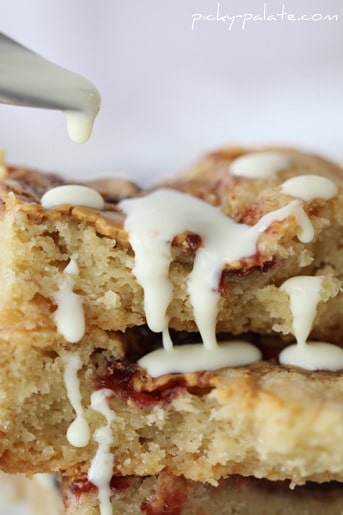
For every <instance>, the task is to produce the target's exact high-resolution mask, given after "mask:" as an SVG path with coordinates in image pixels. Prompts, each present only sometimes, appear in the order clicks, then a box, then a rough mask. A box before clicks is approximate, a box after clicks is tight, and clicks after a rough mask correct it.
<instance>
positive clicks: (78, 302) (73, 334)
mask: <svg viewBox="0 0 343 515" xmlns="http://www.w3.org/2000/svg"><path fill="white" fill-rule="evenodd" d="M78 271H79V269H78V265H77V262H76V260H75V259H71V260H70V262H69V264H68V265H67V266H66V268H65V269H64V274H65V278H64V279H63V281H62V284H61V286H60V288H59V291H58V292H56V293H55V295H54V299H55V302H56V303H57V309H56V311H55V313H54V318H55V322H56V326H57V330H58V332H59V334H61V335H62V336H63V337H64V338H65V339H66V340H67V341H68V342H70V343H76V342H78V341H80V340H81V338H82V337H83V335H84V333H85V315H84V311H83V298H82V296H81V295H78V294H76V293H74V292H73V286H74V279H73V277H72V275H76V274H77V273H78Z"/></svg>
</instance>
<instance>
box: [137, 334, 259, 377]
mask: <svg viewBox="0 0 343 515" xmlns="http://www.w3.org/2000/svg"><path fill="white" fill-rule="evenodd" d="M261 357H262V354H261V352H260V350H259V349H258V348H257V347H255V345H252V344H251V343H249V342H245V341H231V342H228V343H218V345H216V348H215V349H206V348H205V347H204V346H203V344H202V343H193V344H188V345H179V346H176V347H174V348H173V349H172V350H170V351H168V352H166V351H165V349H157V350H155V351H153V352H150V353H149V354H146V355H145V356H143V358H141V359H140V360H139V361H138V364H139V365H140V366H141V367H143V368H145V369H146V370H147V371H148V372H149V374H150V375H151V377H159V376H161V375H164V374H172V373H180V374H185V373H191V372H199V371H201V370H217V369H219V368H223V367H224V366H226V367H237V366H244V365H250V364H251V363H255V362H256V361H258V360H259V359H261Z"/></svg>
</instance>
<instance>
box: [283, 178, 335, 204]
mask: <svg viewBox="0 0 343 515" xmlns="http://www.w3.org/2000/svg"><path fill="white" fill-rule="evenodd" d="M281 191H282V192H283V193H286V195H291V196H292V197H298V198H301V199H303V200H306V201H310V200H314V199H316V198H319V199H325V200H329V199H331V198H332V197H334V196H335V195H337V192H338V188H337V185H336V184H335V183H334V182H332V181H331V180H330V179H327V178H326V177H321V176H320V175H298V176H297V177H291V178H290V179H288V180H287V181H285V182H284V183H283V184H282V186H281Z"/></svg>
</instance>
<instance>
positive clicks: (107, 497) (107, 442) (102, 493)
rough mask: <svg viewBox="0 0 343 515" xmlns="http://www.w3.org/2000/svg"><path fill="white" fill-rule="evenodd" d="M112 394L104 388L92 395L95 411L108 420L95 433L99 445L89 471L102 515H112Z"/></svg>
mask: <svg viewBox="0 0 343 515" xmlns="http://www.w3.org/2000/svg"><path fill="white" fill-rule="evenodd" d="M112 394H113V392H112V391H111V390H109V389H107V388H103V389H102V390H97V391H95V392H93V393H92V395H91V406H92V408H93V410H95V411H98V412H99V413H101V414H102V415H103V416H104V417H105V419H106V425H105V426H103V427H100V428H98V429H97V430H96V431H95V432H94V435H93V438H94V440H95V441H96V442H97V443H98V449H97V452H96V454H95V456H94V458H93V460H92V462H91V466H90V468H89V471H88V480H89V481H90V482H91V483H93V485H95V486H96V487H97V488H98V498H99V505H100V514H101V515H112V506H111V488H110V482H111V478H112V475H113V464H114V456H113V454H112V453H111V444H112V440H113V437H112V429H111V424H112V422H113V421H114V420H115V414H114V412H113V411H112V410H111V409H110V408H109V406H108V401H107V399H108V398H109V397H111V395H112Z"/></svg>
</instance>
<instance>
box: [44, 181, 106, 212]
mask: <svg viewBox="0 0 343 515" xmlns="http://www.w3.org/2000/svg"><path fill="white" fill-rule="evenodd" d="M41 204H42V206H43V207H44V209H51V208H53V207H57V206H61V205H63V204H70V205H72V206H84V207H90V208H92V209H99V210H102V209H104V205H105V203H104V199H103V197H102V196H101V195H100V193H99V192H98V191H96V190H94V189H93V188H89V187H88V186H82V185H80V184H64V185H62V186H56V188H51V190H48V191H47V192H46V193H44V195H43V196H42V198H41Z"/></svg>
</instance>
